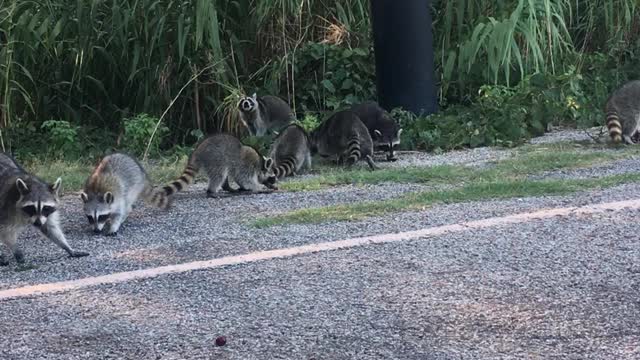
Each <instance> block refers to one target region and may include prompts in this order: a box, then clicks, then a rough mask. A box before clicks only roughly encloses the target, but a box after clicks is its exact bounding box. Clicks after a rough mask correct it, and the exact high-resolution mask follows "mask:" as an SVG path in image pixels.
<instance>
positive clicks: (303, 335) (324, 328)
mask: <svg viewBox="0 0 640 360" xmlns="http://www.w3.org/2000/svg"><path fill="white" fill-rule="evenodd" d="M554 136H555V137H554ZM581 136H583V137H584V136H586V137H587V138H581ZM588 139H589V137H588V136H587V135H586V134H584V133H582V132H575V131H574V132H570V131H569V132H568V131H561V132H556V133H552V134H550V135H547V136H545V137H544V138H543V140H541V139H534V140H533V141H532V142H537V143H541V142H542V143H544V142H547V143H548V142H553V141H576V140H577V141H583V140H588ZM607 151H609V150H607ZM611 151H615V150H611ZM512 154H513V150H505V149H492V148H485V149H475V150H464V151H456V152H451V153H446V154H441V155H432V154H402V155H401V156H402V157H401V160H400V161H398V162H397V163H393V164H388V163H385V164H382V163H381V164H382V165H384V166H394V167H402V166H416V165H423V166H431V165H436V164H465V165H469V166H484V165H486V164H487V163H488V162H490V161H495V160H498V159H504V158H508V157H510V156H512ZM638 170H640V169H639V168H638V164H637V162H636V161H634V160H633V159H631V160H620V161H615V162H611V163H607V164H604V165H598V166H595V167H593V168H589V169H579V170H573V171H558V172H550V173H547V174H544V177H556V178H581V177H597V176H603V175H611V174H617V173H624V172H629V171H633V172H635V171H638ZM422 189H425V186H424V185H416V184H380V185H368V186H352V185H349V186H340V187H335V188H331V189H326V190H321V191H312V192H304V193H287V192H278V193H273V194H259V195H251V196H237V197H227V198H220V199H206V198H205V197H204V184H199V185H196V186H194V187H193V188H191V189H190V190H189V191H187V192H185V193H183V194H180V196H179V197H178V198H177V199H176V201H175V206H174V207H173V208H172V209H171V210H170V211H169V212H162V211H158V210H154V209H150V208H147V207H145V206H139V207H138V208H136V209H135V210H134V211H133V213H132V214H131V216H130V218H129V220H128V221H127V222H126V223H125V225H124V226H123V228H122V230H121V232H120V234H119V235H118V236H117V237H104V236H94V235H93V234H91V233H90V231H89V229H88V228H87V226H86V224H85V220H84V219H83V216H82V214H81V211H80V200H79V199H76V197H72V196H69V197H65V198H64V199H63V204H64V205H63V209H62V212H63V214H64V215H65V217H64V218H65V220H64V228H65V230H66V233H67V236H68V238H69V241H70V242H71V243H72V244H73V246H75V247H77V248H79V249H82V250H88V251H90V252H91V254H92V255H91V256H90V257H87V258H81V259H69V258H67V257H66V256H65V254H64V252H63V251H62V250H60V249H57V248H56V247H55V246H54V245H52V244H50V243H48V242H47V241H46V240H40V238H38V237H37V236H36V235H35V233H34V232H33V231H28V232H26V233H25V234H24V235H23V236H22V237H21V240H22V245H23V249H24V250H25V254H26V256H27V261H29V262H30V263H31V264H32V265H34V267H35V268H33V269H30V270H26V271H18V270H19V269H18V268H16V267H15V265H11V266H9V267H4V268H0V290H2V289H11V288H16V287H21V286H26V285H34V284H42V283H50V282H55V281H62V280H74V279H81V278H86V277H90V276H98V275H106V274H111V273H116V272H122V271H129V270H136V269H146V268H152V267H157V266H162V265H172V264H180V263H186V262H190V261H196V260H208V259H215V258H220V257H224V256H228V255H240V254H247V253H252V252H258V251H263V250H271V249H281V248H288V247H293V246H300V245H305V244H313V243H320V242H326V241H334V240H342V239H347V238H352V237H359V236H364V235H374V234H384V233H394V232H400V231H410V230H417V229H422V228H428V227H434V226H440V225H447V224H456V223H461V222H464V221H469V220H475V219H486V218H492V217H500V216H507V215H512V214H515V213H524V212H531V211H535V210H539V209H548V208H556V207H567V206H583V205H588V204H594V203H603V202H611V201H619V200H627V199H636V198H640V187H639V186H638V185H637V184H627V185H622V186H618V187H615V188H610V189H600V190H594V191H588V192H583V193H577V194H573V195H570V196H553V197H537V198H522V199H509V200H500V201H486V202H472V203H464V204H441V205H436V206H433V207H430V208H427V209H423V210H421V211H414V212H406V213H401V214H394V215H388V216H382V217H376V218H370V219H367V220H363V221H354V222H337V223H324V224H317V225H287V226H275V227H271V228H267V229H255V228H252V227H250V226H248V225H247V222H249V221H250V220H252V219H255V218H256V216H261V215H265V214H276V213H280V212H284V211H289V210H292V209H299V208H303V207H308V206H322V205H330V204H338V203H349V202H353V201H363V200H379V199H385V198H393V197H397V196H400V195H401V194H406V193H409V192H414V191H419V190H422ZM637 218H638V211H634V210H624V211H615V212H607V213H602V214H593V215H572V216H566V217H558V218H553V219H546V220H539V221H532V222H529V223H524V224H519V225H508V226H507V225H505V226H497V227H492V228H488V229H482V230H471V229H469V230H466V231H461V232H457V233H453V234H447V235H442V236H437V237H433V238H429V239H419V240H413V241H406V242H401V243H394V244H385V245H372V246H365V247H359V248H354V249H349V250H341V251H330V252H321V253H317V254H309V255H304V256H298V257H293V258H290V259H280V260H268V261H263V262H258V263H252V264H244V265H236V266H228V267H223V268H216V269H210V270H205V271H196V272H188V273H182V274H174V275H165V276H161V277H158V278H154V279H148V280H137V281H131V282H125V283H121V284H117V285H102V286H97V287H90V288H85V289H81V290H74V291H69V292H65V293H59V294H52V295H43V296H35V297H26V298H18V299H12V300H4V301H2V300H0V303H1V305H0V306H1V307H2V310H1V312H0V314H1V317H0V333H2V334H3V336H2V338H0V359H25V358H28V359H45V358H46V359H95V358H100V359H107V358H109V359H311V358H315V359H318V360H319V359H521V358H534V359H547V358H558V359H635V358H638V359H640V345H638V344H640V330H638V329H640V326H639V325H640V324H639V323H640V300H639V299H640V297H639V296H638V293H639V291H640V261H639V260H640V242H639V241H638V236H637V235H636V233H637V229H636V228H637V227H636V226H635V221H637ZM219 335H225V336H227V339H228V344H227V345H226V346H224V347H216V346H215V344H214V343H215V338H216V337H217V336H219Z"/></svg>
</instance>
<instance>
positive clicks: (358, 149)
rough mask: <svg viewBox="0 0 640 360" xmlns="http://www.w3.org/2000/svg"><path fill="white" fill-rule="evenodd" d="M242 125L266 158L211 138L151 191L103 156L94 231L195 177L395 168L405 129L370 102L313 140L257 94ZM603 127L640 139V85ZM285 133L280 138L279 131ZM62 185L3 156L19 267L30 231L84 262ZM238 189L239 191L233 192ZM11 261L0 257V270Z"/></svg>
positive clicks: (284, 110)
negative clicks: (314, 159) (264, 139)
mask: <svg viewBox="0 0 640 360" xmlns="http://www.w3.org/2000/svg"><path fill="white" fill-rule="evenodd" d="M238 109H239V111H240V115H241V119H242V121H243V122H244V123H245V125H246V126H247V128H248V129H249V132H250V133H251V134H252V135H257V136H263V135H265V134H266V133H267V132H269V131H271V132H273V133H275V134H277V137H276V139H275V141H274V143H273V145H272V147H271V152H270V155H269V157H265V156H263V155H260V154H259V153H258V151H256V150H255V149H254V148H252V147H249V146H246V145H243V144H242V142H241V141H240V140H238V139H237V138H236V137H234V136H231V135H228V134H216V135H212V136H210V137H208V138H206V139H205V140H204V141H202V142H201V143H200V144H199V145H198V146H197V147H196V148H195V150H194V151H193V153H192V154H191V156H190V157H189V160H188V163H187V166H186V167H185V169H184V171H183V173H182V175H181V176H180V177H179V178H178V179H177V180H175V181H173V182H172V183H170V184H169V185H166V186H164V187H153V186H152V185H151V182H150V181H149V178H148V176H147V174H146V172H145V170H144V168H143V167H142V166H141V165H140V163H138V162H137V161H136V160H135V159H133V158H132V157H130V156H128V155H125V154H121V153H115V154H111V155H108V156H106V157H104V158H103V159H102V160H101V161H100V162H99V164H98V165H97V166H96V168H95V169H94V171H93V172H92V174H91V175H90V176H89V178H88V179H87V181H86V182H85V186H84V191H83V192H82V193H81V195H80V196H81V198H82V202H83V203H84V212H85V215H86V217H87V220H88V222H89V224H90V225H91V226H92V227H93V230H94V232H96V233H100V232H102V231H103V230H104V229H106V234H107V235H115V234H117V232H118V229H119V228H120V225H121V224H122V223H123V222H124V220H125V219H126V218H127V216H128V214H129V213H130V212H131V209H132V206H133V204H134V203H135V202H136V201H137V200H138V198H139V197H143V198H145V199H146V200H147V201H148V202H149V203H150V204H152V205H154V206H156V207H159V208H167V207H168V206H169V204H170V199H171V196H172V195H173V194H175V193H176V192H178V191H180V190H182V189H184V188H185V187H186V186H188V185H189V184H191V183H192V182H193V181H194V178H195V176H196V175H197V174H198V172H200V171H202V172H204V173H205V174H206V175H207V177H208V178H209V186H208V188H207V196H211V197H213V196H216V194H217V193H218V192H219V191H220V190H224V191H228V192H241V191H257V190H259V189H260V188H261V187H262V186H265V187H266V188H268V189H276V182H277V179H278V178H282V177H285V176H291V175H295V174H297V173H299V172H300V171H303V170H308V169H309V168H310V167H311V155H312V154H316V153H317V154H319V155H320V156H322V157H325V158H333V159H334V160H335V161H336V162H337V163H338V164H347V165H352V164H354V163H355V162H357V161H359V160H364V161H366V162H367V164H368V165H369V167H370V168H371V169H375V168H376V165H375V163H374V161H373V158H372V155H373V149H374V147H378V148H382V149H383V150H386V151H387V160H389V161H394V160H396V157H395V155H394V147H396V146H397V145H398V144H399V143H400V135H401V133H402V129H401V128H400V127H399V125H398V124H397V123H396V122H395V121H394V120H393V119H392V118H391V116H390V115H389V114H388V113H387V112H386V111H384V110H383V109H382V108H381V107H380V106H378V104H376V103H375V102H366V103H363V104H359V105H355V106H353V107H352V108H351V109H349V110H342V111H338V112H336V113H335V114H333V115H332V116H331V117H329V118H328V119H327V120H325V121H324V122H323V123H322V124H321V125H320V126H319V127H318V128H317V129H315V130H314V131H313V132H312V133H311V134H307V133H306V132H305V130H304V129H303V128H302V127H300V126H298V125H295V124H292V122H293V120H294V115H293V112H292V110H291V108H290V107H289V105H288V104H287V103H286V102H285V101H284V100H282V99H280V98H279V97H275V96H269V95H267V96H262V97H258V96H256V94H254V95H253V96H248V97H244V98H242V99H241V100H240V101H239V102H238ZM605 112H606V125H607V128H608V129H609V135H610V136H611V139H612V141H613V142H614V143H619V142H622V141H624V143H626V144H633V143H634V142H635V141H637V140H638V138H640V80H635V81H630V82H628V83H626V84H624V85H623V86H621V87H620V88H619V89H617V90H616V91H615V92H613V94H612V95H611V96H610V97H609V99H608V100H607V102H606V105H605ZM279 129H282V130H281V131H280V132H279V133H278V132H276V130H279ZM61 181H62V180H61V179H60V178H58V179H57V180H56V181H55V183H53V184H48V183H46V182H45V181H43V180H41V179H39V178H38V177H37V176H35V175H32V174H30V173H28V172H27V171H26V170H24V169H23V168H22V167H21V166H20V165H19V164H18V163H17V162H16V161H15V160H14V159H13V158H12V157H11V156H9V155H7V154H3V153H0V240H2V242H3V243H4V244H5V245H6V246H7V247H8V248H9V250H11V252H12V253H13V256H14V258H15V259H16V261H17V262H18V263H23V262H24V254H23V252H22V251H21V250H20V248H19V247H18V245H17V238H18V235H19V234H20V232H21V231H22V230H24V229H25V228H26V227H27V226H29V225H33V226H34V227H36V228H37V229H38V230H39V231H40V232H42V234H44V235H45V236H46V237H47V238H49V239H50V240H51V241H52V242H54V243H55V244H57V245H58V246H60V247H61V248H62V249H64V250H65V251H66V252H67V253H68V254H69V255H70V256H71V257H82V256H87V255H89V254H88V253H87V252H84V251H78V250H75V249H73V248H72V247H71V246H70V245H69V244H68V242H67V240H66V238H65V236H64V233H63V232H62V230H61V227H60V220H59V213H58V211H57V208H58V190H59V189H60V185H61ZM232 183H235V185H236V186H237V188H234V187H232V186H231V185H232ZM6 264H8V261H7V260H6V258H5V257H4V255H3V254H2V253H1V252H0V265H6Z"/></svg>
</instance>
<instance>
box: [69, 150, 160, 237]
mask: <svg viewBox="0 0 640 360" xmlns="http://www.w3.org/2000/svg"><path fill="white" fill-rule="evenodd" d="M140 197H143V198H144V199H145V200H146V202H147V203H149V204H150V205H152V206H155V207H157V208H161V209H164V208H167V207H168V206H169V201H168V200H169V199H168V198H167V197H166V196H164V194H163V193H162V192H161V191H160V190H154V189H153V187H152V186H151V182H150V181H149V178H148V176H147V173H146V171H145V170H144V168H143V167H142V165H140V163H139V162H138V161H136V160H135V159H134V158H132V157H130V156H129V155H126V154H122V153H114V154H111V155H108V156H105V157H104V158H102V160H100V162H99V163H98V165H97V166H96V167H95V169H94V170H93V173H92V174H91V175H90V176H89V177H88V178H87V180H86V182H85V184H84V191H83V192H82V193H81V194H80V198H81V199H82V202H83V203H84V213H85V216H86V217H87V220H88V221H89V225H90V226H91V227H93V232H94V233H96V234H99V233H101V232H102V231H103V229H105V228H106V234H107V235H117V233H118V230H119V229H120V226H121V225H122V223H123V222H124V221H125V220H126V219H127V217H128V216H129V213H130V212H131V210H132V208H133V204H134V203H135V202H136V201H137V200H138V199H139V198H140Z"/></svg>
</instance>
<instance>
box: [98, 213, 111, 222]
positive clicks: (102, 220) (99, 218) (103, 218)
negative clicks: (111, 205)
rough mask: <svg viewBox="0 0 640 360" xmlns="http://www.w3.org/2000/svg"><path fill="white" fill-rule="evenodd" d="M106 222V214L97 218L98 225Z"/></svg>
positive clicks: (107, 216) (107, 218) (107, 217)
mask: <svg viewBox="0 0 640 360" xmlns="http://www.w3.org/2000/svg"><path fill="white" fill-rule="evenodd" d="M107 220H109V215H108V214H105V215H100V216H98V222H99V223H103V222H106V221H107Z"/></svg>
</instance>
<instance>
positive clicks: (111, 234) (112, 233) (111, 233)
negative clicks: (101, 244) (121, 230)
mask: <svg viewBox="0 0 640 360" xmlns="http://www.w3.org/2000/svg"><path fill="white" fill-rule="evenodd" d="M105 236H112V237H113V236H118V232H117V231H109V232H107V233H106V234H105Z"/></svg>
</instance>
